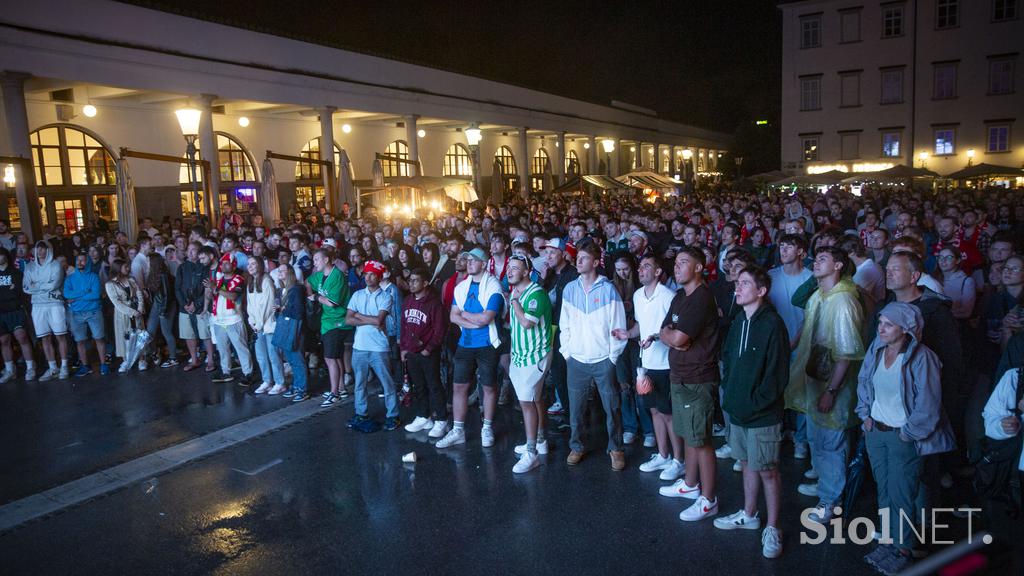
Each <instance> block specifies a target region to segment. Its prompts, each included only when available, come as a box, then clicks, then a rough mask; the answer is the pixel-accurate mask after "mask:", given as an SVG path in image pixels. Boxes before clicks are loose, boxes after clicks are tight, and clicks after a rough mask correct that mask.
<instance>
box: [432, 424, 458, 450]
mask: <svg viewBox="0 0 1024 576" xmlns="http://www.w3.org/2000/svg"><path fill="white" fill-rule="evenodd" d="M465 443H466V431H465V430H464V429H462V428H452V429H451V431H450V432H448V433H447V434H445V436H444V438H441V439H440V440H438V441H437V444H434V446H436V447H438V448H448V447H449V446H455V445H456V444H465Z"/></svg>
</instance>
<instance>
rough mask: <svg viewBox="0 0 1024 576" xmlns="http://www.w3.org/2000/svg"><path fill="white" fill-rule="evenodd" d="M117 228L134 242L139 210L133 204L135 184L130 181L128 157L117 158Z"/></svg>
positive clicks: (137, 229)
mask: <svg viewBox="0 0 1024 576" xmlns="http://www.w3.org/2000/svg"><path fill="white" fill-rule="evenodd" d="M117 228H118V230H120V231H121V232H124V233H125V235H126V236H128V242H131V243H134V242H135V237H136V236H137V235H138V233H139V212H138V209H137V208H136V205H135V184H134V183H133V182H132V175H131V171H130V170H129V169H128V159H127V158H124V157H122V158H118V160H117Z"/></svg>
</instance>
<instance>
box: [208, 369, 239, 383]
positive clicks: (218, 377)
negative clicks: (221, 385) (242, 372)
mask: <svg viewBox="0 0 1024 576" xmlns="http://www.w3.org/2000/svg"><path fill="white" fill-rule="evenodd" d="M234 379H235V377H234V376H232V375H231V374H230V373H228V374H225V373H223V372H221V371H220V370H217V371H216V372H214V373H213V381H214V382H231V381H232V380H234Z"/></svg>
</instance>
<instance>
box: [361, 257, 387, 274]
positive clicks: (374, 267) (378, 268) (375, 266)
mask: <svg viewBox="0 0 1024 576" xmlns="http://www.w3.org/2000/svg"><path fill="white" fill-rule="evenodd" d="M385 270H387V268H386V267H385V266H384V264H382V263H380V262H377V261H376V260H367V261H366V263H365V264H363V274H366V273H367V272H373V273H374V274H376V275H377V276H383V275H384V271H385Z"/></svg>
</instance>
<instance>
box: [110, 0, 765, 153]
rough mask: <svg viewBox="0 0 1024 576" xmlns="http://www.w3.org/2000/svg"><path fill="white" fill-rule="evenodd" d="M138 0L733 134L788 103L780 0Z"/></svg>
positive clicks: (138, 2) (151, 5) (202, 16)
mask: <svg viewBox="0 0 1024 576" xmlns="http://www.w3.org/2000/svg"><path fill="white" fill-rule="evenodd" d="M130 3H132V4H138V5H141V6H147V7H150V8H156V9H160V10H166V11H169V12H175V13H179V14H183V15H187V16H191V17H196V18H202V19H206V20H212V21H216V22H221V23H224V24H228V25H232V26H238V27H243V28H250V29H255V30H259V31H262V32H267V33H272V34H277V35H280V36H288V37H292V38H297V39H301V40H306V41H310V42H316V43H319V44H325V45H331V46H336V47H339V48H345V49H349V50H354V51H358V52H364V53H368V54H374V55H379V56H385V57H388V58H395V59H399V60H405V61H408V62H411V63H415V64H422V65H427V66H432V67H436V68H442V69H445V70H451V71H453V72H460V73H464V74H470V75H473V76H480V77H484V78H489V79H493V80H498V81H502V82H507V83H512V84H517V85H520V86H525V87H529V88H534V89H538V90H542V91H545V92H550V93H554V94H560V95H564V96H569V97H573V98H578V99H581V100H587V101H590V102H594V103H598V104H605V105H607V104H609V103H610V102H611V100H620V101H623V102H628V103H630V104H635V105H637V106H643V107H645V108H650V109H653V110H656V111H657V112H658V114H659V115H660V116H662V117H664V118H668V119H672V120H676V121H680V122H685V123H688V124H693V125H697V126H702V127H706V128H712V129H716V130H720V131H723V132H727V133H730V134H734V133H736V132H737V128H739V127H741V126H743V125H749V123H750V122H752V121H753V120H754V119H757V118H767V119H771V120H773V123H775V122H774V121H775V120H777V118H778V114H779V112H778V110H779V102H778V100H779V74H780V50H781V48H780V46H781V44H780V38H779V36H780V31H781V17H780V13H779V11H778V9H777V8H776V2H771V1H769V0H744V1H734V0H721V1H718V2H697V1H692V0H686V1H678V2H616V3H614V4H613V3H611V2H558V1H544V2H501V3H496V2H475V3H474V2H469V1H466V0H440V1H423V2H418V3H402V4H396V3H392V2H367V1H362V2H336V1H331V2H309V3H306V2H282V1H280V0H279V1H273V2H272V1H268V0H217V1H216V2H189V3H187V4H186V3H184V2H176V1H173V0H131V1H130ZM317 4H320V6H316V5H317ZM300 6H301V8H300ZM314 6H315V7H314Z"/></svg>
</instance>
